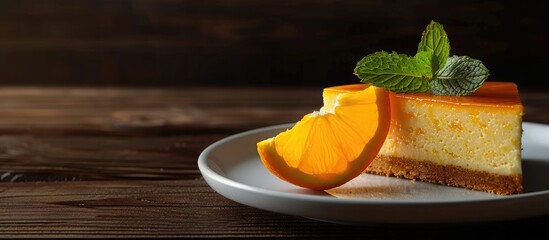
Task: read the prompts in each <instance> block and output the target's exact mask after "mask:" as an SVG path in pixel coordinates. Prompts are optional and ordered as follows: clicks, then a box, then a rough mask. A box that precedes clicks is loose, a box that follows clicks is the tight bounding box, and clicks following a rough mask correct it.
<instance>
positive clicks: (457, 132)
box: [324, 82, 523, 194]
mask: <svg viewBox="0 0 549 240" xmlns="http://www.w3.org/2000/svg"><path fill="white" fill-rule="evenodd" d="M367 86H368V85H366V84H353V85H345V86H338V87H332V88H327V89H325V90H324V99H325V103H324V104H325V106H330V105H333V104H337V103H335V99H336V96H337V95H338V94H339V93H342V92H347V91H356V90H359V89H364V88H365V87H367ZM522 114H523V107H522V104H521V101H520V98H519V95H518V90H517V86H516V85H515V84H513V83H507V82H485V83H484V85H483V86H482V88H480V89H479V90H478V91H476V92H475V93H474V94H472V95H470V96H465V97H457V96H437V95H432V94H428V93H416V94H395V93H391V126H390V130H389V134H388V135H387V138H386V140H385V143H384V145H383V147H382V148H381V150H380V152H379V154H378V156H377V158H376V159H375V160H374V161H373V162H372V163H371V164H370V166H369V167H368V168H367V169H366V172H367V173H374V174H379V175H387V176H396V177H402V178H407V179H412V180H420V181H425V182H432V183H438V184H444V185H448V186H456V187H463V188H468V189H473V190H480V191H486V192H490V193H496V194H515V193H521V192H522V189H523V188H522V169H521V135H522Z"/></svg>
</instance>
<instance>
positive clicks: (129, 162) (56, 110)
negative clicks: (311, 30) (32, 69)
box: [0, 87, 549, 239]
mask: <svg viewBox="0 0 549 240" xmlns="http://www.w3.org/2000/svg"><path fill="white" fill-rule="evenodd" d="M320 91H321V88H320V87H318V88H291V89H289V88H288V89H286V88H269V89H268V88H180V89H173V88H172V89H84V88H2V89H0V116H1V117H0V133H1V134H0V163H1V164H0V180H1V183H0V237H55V238H60V237H71V238H73V237H132V236H134V237H136V236H137V237H175V236H179V237H234V238H244V237H254V238H257V237H269V238H273V237H280V238H293V237H299V238H303V237H315V238H319V237H336V236H337V237H339V236H342V237H364V238H368V239H377V238H383V239H385V238H400V237H406V238H408V237H409V236H423V237H424V238H435V237H438V236H439V235H442V236H450V237H452V238H453V237H455V238H462V237H468V236H471V235H474V236H490V237H509V236H514V235H521V234H523V233H525V232H528V233H530V232H534V233H535V232H540V233H541V232H542V231H545V228H547V227H548V226H549V217H547V216H546V217H541V218H533V219H522V220H515V221H506V222H496V223H484V224H466V225H463V224H458V225H456V224H453V225H414V226H402V225H375V226H345V225H335V224H329V223H324V222H318V221H314V220H309V219H305V218H301V217H296V216H287V215H281V214H277V213H271V212H267V211H263V210H259V209H255V208H252V207H248V206H244V205H241V204H238V203H235V202H233V201H231V200H228V199H226V198H224V197H222V196H221V195H219V194H217V193H216V192H214V191H213V190H212V189H211V188H210V187H209V186H208V185H207V184H206V183H205V181H204V180H203V178H202V177H201V174H200V172H199V171H198V168H197V164H196V162H197V157H198V155H199V153H200V152H201V151H202V150H203V149H204V148H205V147H207V146H208V145H210V144H211V143H213V142H215V141H216V140H219V139H221V138H223V137H226V136H229V135H231V134H235V133H238V132H241V131H245V130H249V129H253V128H258V127H263V126H268V125H273V124H280V123H287V122H293V121H296V120H298V119H299V118H300V117H301V116H302V115H303V114H305V113H308V112H311V111H312V110H314V109H316V108H318V107H320V105H321V95H320ZM522 98H523V101H524V105H525V112H526V115H525V116H524V119H525V120H526V121H533V122H541V123H549V93H548V92H544V91H523V92H522Z"/></svg>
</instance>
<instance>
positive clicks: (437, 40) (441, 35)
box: [417, 21, 450, 75]
mask: <svg viewBox="0 0 549 240" xmlns="http://www.w3.org/2000/svg"><path fill="white" fill-rule="evenodd" d="M417 51H418V53H419V52H422V51H432V53H433V54H432V55H431V61H430V63H431V70H432V75H435V74H436V73H437V72H438V71H439V69H441V68H442V67H444V65H445V64H446V59H448V56H450V41H449V40H448V35H446V31H444V27H442V24H440V23H437V22H435V21H431V23H430V24H429V25H428V26H427V28H426V29H425V31H423V35H422V36H421V41H420V42H419V46H418V48H417Z"/></svg>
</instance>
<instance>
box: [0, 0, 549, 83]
mask: <svg viewBox="0 0 549 240" xmlns="http://www.w3.org/2000/svg"><path fill="white" fill-rule="evenodd" d="M545 9H547V3H545V2H543V1H542V2H540V1H531V0H530V1H529V0H523V1H520V2H516V1H497V0H492V1H482V2H479V1H475V0H463V1H443V0H419V1H406V0H387V1H372V0H349V1H337V0H322V1H318V0H295V1H279V0H262V1H249V0H222V1H219V0H207V1H173V0H117V1H111V0H49V1H40V0H5V1H1V2H0V53H1V54H0V79H1V81H0V82H1V83H2V84H10V85H23V84H25V85H70V86H74V85H87V86H120V85H124V86H154V85H196V84H198V85H214V84H217V85H219V84H221V85H226V86H231V85H336V84H341V83H350V82H356V77H355V76H354V75H353V74H352V70H353V69H354V66H355V64H356V63H357V62H358V61H359V60H360V59H361V58H362V57H363V56H365V55H366V54H367V53H371V52H374V51H379V50H386V51H393V50H394V51H397V52H400V53H407V54H413V53H415V51H416V48H417V44H418V43H419V39H420V36H421V32H422V31H423V29H424V28H425V26H426V25H427V24H428V23H429V21H431V20H437V21H439V22H441V23H443V24H444V25H445V28H446V29H447V31H448V34H449V37H450V42H451V46H452V49H451V53H452V54H457V55H469V56H472V57H474V58H478V59H481V60H483V61H484V63H485V64H486V66H487V67H488V68H489V69H490V70H491V71H490V73H491V78H492V79H494V80H498V81H513V82H517V83H518V84H519V85H520V86H521V87H522V86H523V87H530V88H532V87H539V86H540V85H542V84H543V81H541V82H538V81H534V80H535V79H539V78H543V77H544V75H543V72H542V71H540V69H544V66H547V65H548V64H549V62H548V61H549V60H548V58H547V57H546V56H545V55H546V53H547V52H548V46H547V44H546V43H547V41H548V40H549V31H548V28H547V27H546V25H547V18H546V17H545ZM544 85H547V84H544Z"/></svg>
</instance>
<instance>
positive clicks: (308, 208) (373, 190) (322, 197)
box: [198, 122, 549, 224]
mask: <svg viewBox="0 0 549 240" xmlns="http://www.w3.org/2000/svg"><path fill="white" fill-rule="evenodd" d="M291 126H292V124H285V125H277V126H272V127H266V128H260V129H256V130H251V131H247V132H243V133H240V134H236V135H233V136H230V137H227V138H225V139H222V140H220V141H218V142H216V143H214V144H212V145H211V146H209V147H208V148H206V149H205V150H204V151H203V152H202V153H201V154H200V157H199V159H198V167H199V168H200V171H201V173H202V176H204V179H205V180H206V182H207V183H208V184H209V185H210V186H211V187H212V188H213V189H214V190H215V191H216V192H218V193H219V194H221V195H223V196H225V197H227V198H229V199H231V200H234V201H236V202H239V203H242V204H245V205H249V206H252V207H256V208H260V209H264V210H268V211H273V212H278V213H282V214H289V215H297V216H302V217H307V218H312V219H317V220H322V221H328V222H338V223H349V224H371V223H449V222H481V221H498V220H511V219H518V218H526V217H535V216H549V125H543V124H535V123H526V122H525V123H524V124H523V129H524V134H523V152H522V153H523V176H524V189H525V193H523V194H517V195H511V196H499V195H494V194H489V193H484V192H478V191H471V190H466V189H462V188H454V187H447V186H441V185H436V184H430V183H423V182H412V181H409V180H404V179H397V178H391V177H384V176H376V175H370V174H362V175H360V176H359V177H357V178H355V179H353V180H352V181H350V182H348V183H346V184H344V185H343V186H341V187H339V188H335V189H333V190H331V191H330V193H331V194H328V193H326V192H322V191H312V190H307V189H303V188H300V187H296V186H294V185H291V184H288V183H286V182H284V181H282V180H280V179H278V178H276V177H275V176H273V175H272V174H271V173H270V172H268V170H267V169H266V168H265V167H264V166H263V164H262V163H261V160H260V159H259V156H258V155H257V151H256V142H258V141H260V140H262V139H265V138H268V137H272V136H275V135H276V134H277V133H278V132H280V131H282V130H285V129H287V128H290V127H291ZM349 189H353V192H354V193H353V194H349V193H348V192H349V191H347V190H349ZM335 196H337V197H335Z"/></svg>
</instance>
